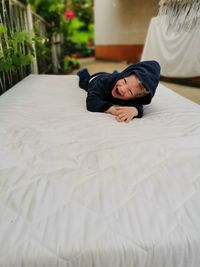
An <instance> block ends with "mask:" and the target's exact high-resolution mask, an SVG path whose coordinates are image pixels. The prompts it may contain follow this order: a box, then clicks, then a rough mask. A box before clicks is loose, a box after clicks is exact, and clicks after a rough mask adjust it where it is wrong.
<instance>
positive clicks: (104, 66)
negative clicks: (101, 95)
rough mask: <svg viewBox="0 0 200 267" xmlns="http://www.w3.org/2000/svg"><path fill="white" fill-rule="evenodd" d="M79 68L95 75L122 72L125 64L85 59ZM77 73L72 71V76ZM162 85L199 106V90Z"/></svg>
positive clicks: (181, 86) (166, 83)
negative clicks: (99, 72)
mask: <svg viewBox="0 0 200 267" xmlns="http://www.w3.org/2000/svg"><path fill="white" fill-rule="evenodd" d="M79 62H80V65H81V66H80V68H84V67H86V68H88V70H89V71H90V73H95V72H98V71H107V72H112V71H113V70H119V71H122V70H123V69H124V68H125V67H126V66H127V64H126V62H108V61H102V60H95V59H94V58H85V59H81V60H79ZM76 72H77V70H76V71H74V74H75V73H76ZM161 83H162V84H163V85H165V86H166V87H168V88H170V89H172V90H173V91H175V92H177V93H178V94H180V95H182V96H184V97H186V98H188V99H190V100H192V101H193V102H196V103H198V104H200V88H196V87H190V86H183V85H179V84H174V83H168V82H162V81H161Z"/></svg>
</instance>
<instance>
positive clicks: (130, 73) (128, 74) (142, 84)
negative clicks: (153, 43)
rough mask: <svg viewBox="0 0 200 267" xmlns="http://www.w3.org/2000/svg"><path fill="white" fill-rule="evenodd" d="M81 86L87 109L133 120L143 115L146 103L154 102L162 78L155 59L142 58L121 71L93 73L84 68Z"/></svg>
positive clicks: (81, 71) (122, 119)
mask: <svg viewBox="0 0 200 267" xmlns="http://www.w3.org/2000/svg"><path fill="white" fill-rule="evenodd" d="M77 75H78V76H79V86H80V87H81V88H83V89H85V90H86V91H87V99H86V104H87V109H88V110H89V111H93V112H106V113H109V114H112V115H114V116H115V117H116V119H117V121H119V122H121V121H124V122H127V123H128V122H130V121H131V120H132V119H133V118H141V117H142V116H143V105H147V104H149V103H150V102H151V100H152V98H153V96H154V94H155V91H156V88H157V86H158V83H159V78H160V65H159V64H158V62H156V61H150V60H149V61H142V62H139V63H136V64H132V65H130V66H128V67H127V68H126V69H125V70H123V71H122V72H117V71H114V72H113V73H107V72H98V73H95V74H93V75H91V76H90V74H89V73H88V70H87V69H86V68H85V69H82V70H80V71H79V72H78V73H77Z"/></svg>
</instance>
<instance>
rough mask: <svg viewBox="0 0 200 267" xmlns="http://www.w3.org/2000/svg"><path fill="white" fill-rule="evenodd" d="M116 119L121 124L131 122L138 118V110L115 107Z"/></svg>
mask: <svg viewBox="0 0 200 267" xmlns="http://www.w3.org/2000/svg"><path fill="white" fill-rule="evenodd" d="M115 110H116V119H117V121H119V122H121V121H124V122H127V123H128V122H130V121H131V120H132V119H133V118H134V117H137V115H138V110H137V108H135V107H115Z"/></svg>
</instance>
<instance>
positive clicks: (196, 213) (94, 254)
mask: <svg viewBox="0 0 200 267" xmlns="http://www.w3.org/2000/svg"><path fill="white" fill-rule="evenodd" d="M85 98H86V92H85V91H83V90H81V89H80V88H79V87H78V78H77V76H75V75H66V76H65V75H63V76H62V75H30V76H28V77H26V78H25V79H23V80H22V81H21V82H19V83H18V84H16V85H15V86H14V87H12V88H11V89H10V90H9V91H7V92H6V93H4V94H3V95H2V96H1V97H0V267H22V266H25V267H31V266H34V267H56V266H57V267H64V266H65V267H78V266H80V267H111V266H115V267H121V266H123V267H131V266H137V267H160V266H162V267H164V266H166V267H199V266H200V107H199V105H197V104H195V103H193V102H191V101H189V100H187V99H185V98H183V97H181V96H179V95H177V94H176V93H174V92H172V91H171V90H170V89H168V88H166V87H164V86H163V85H161V84H160V85H159V87H158V90H157V93H156V96H155V98H154V100H153V102H152V104H151V105H149V106H146V107H145V110H144V114H145V115H144V117H143V118H142V119H134V120H133V121H131V123H129V124H126V123H118V122H117V121H116V120H115V119H114V117H113V116H111V115H108V114H103V113H92V112H88V111H87V110H86V108H85Z"/></svg>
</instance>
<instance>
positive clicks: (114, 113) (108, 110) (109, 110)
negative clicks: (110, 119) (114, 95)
mask: <svg viewBox="0 0 200 267" xmlns="http://www.w3.org/2000/svg"><path fill="white" fill-rule="evenodd" d="M105 112H106V113H109V114H112V115H114V116H116V115H117V114H116V112H117V111H116V107H115V106H111V107H110V108H109V109H107V110H106V111H105Z"/></svg>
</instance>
